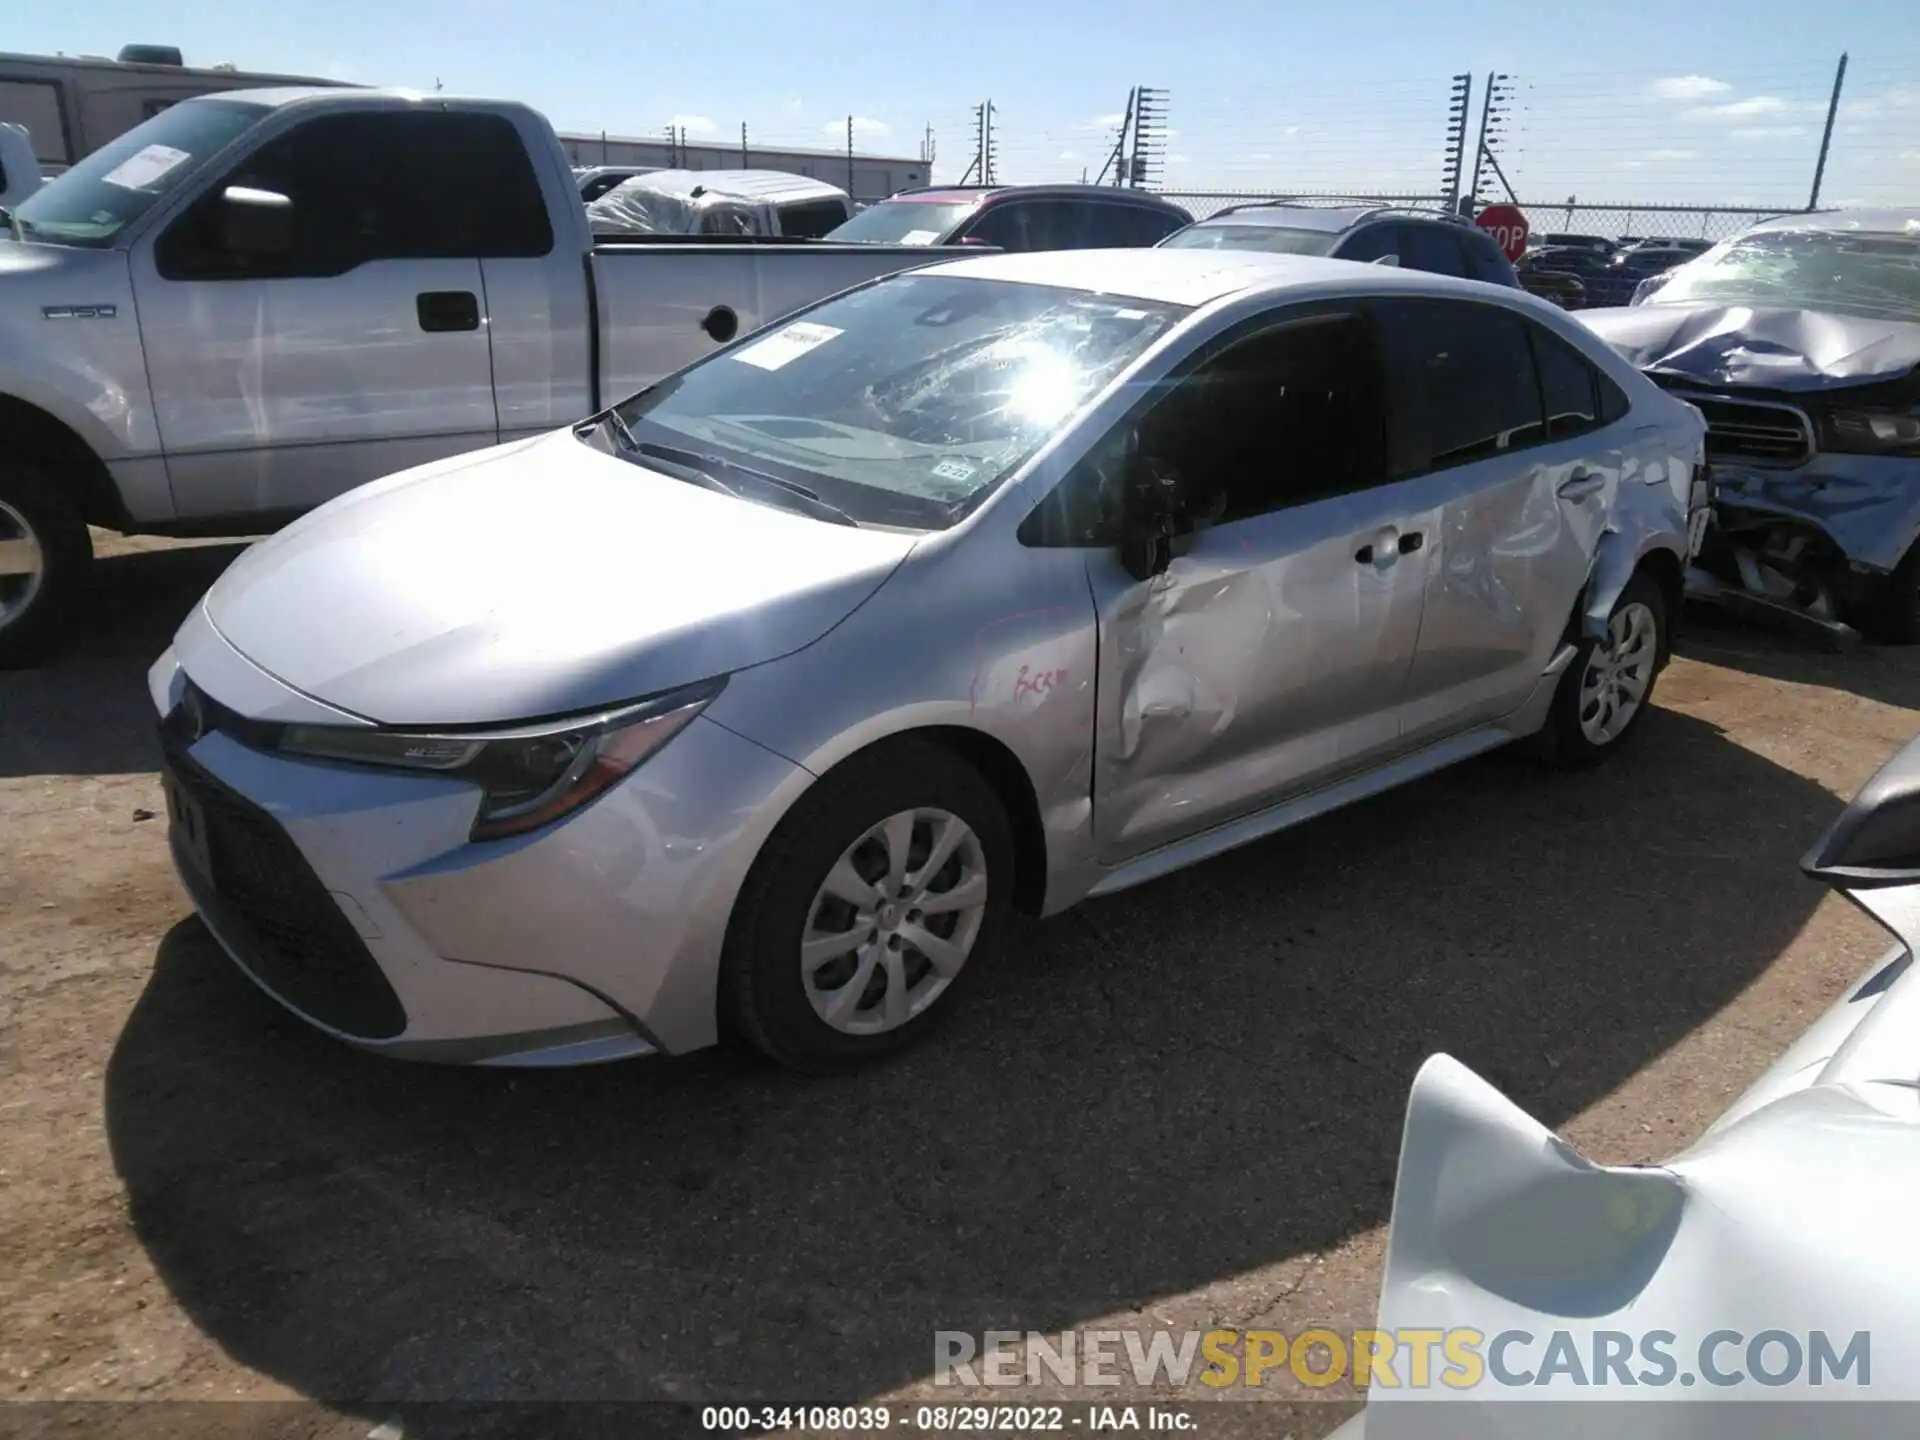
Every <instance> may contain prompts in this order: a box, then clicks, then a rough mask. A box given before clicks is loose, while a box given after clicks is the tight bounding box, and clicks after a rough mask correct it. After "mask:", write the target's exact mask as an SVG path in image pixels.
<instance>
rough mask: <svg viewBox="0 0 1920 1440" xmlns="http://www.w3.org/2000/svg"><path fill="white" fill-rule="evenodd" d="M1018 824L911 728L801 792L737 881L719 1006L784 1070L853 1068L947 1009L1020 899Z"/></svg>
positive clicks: (972, 776) (970, 775)
mask: <svg viewBox="0 0 1920 1440" xmlns="http://www.w3.org/2000/svg"><path fill="white" fill-rule="evenodd" d="M1013 860H1014V841H1013V827H1012V825H1011V824H1010V822H1009V821H1008V819H1007V812H1006V808H1005V807H1004V806H1003V805H1002V804H1001V802H1000V798H999V796H998V795H996V794H995V793H994V790H993V787H992V786H991V785H989V784H988V783H987V782H986V780H985V779H983V778H982V777H981V776H980V775H979V774H978V772H976V771H975V770H974V769H973V768H972V767H971V766H969V765H967V764H966V763H965V762H964V761H962V760H960V759H958V758H956V757H955V756H953V755H952V754H950V753H949V752H947V751H945V750H943V749H941V748H940V747H939V746H937V745H934V744H931V743H930V742H927V741H924V740H917V739H912V738H908V739H902V740H898V741H894V742H890V743H885V744H882V745H879V746H877V747H875V748H874V749H872V750H869V751H867V752H865V753H863V754H861V755H858V756H856V757H855V758H854V759H852V760H850V761H848V762H847V763H846V764H845V765H843V766H841V767H839V768H838V769H836V770H834V771H833V772H831V773H830V774H828V775H827V776H826V777H825V778H823V779H822V780H821V781H820V782H819V783H818V784H816V785H815V786H814V787H813V788H812V789H811V790H810V791H808V792H807V794H805V795H803V796H802V797H801V798H800V800H799V802H798V803H796V804H795V806H794V808H793V810H792V811H791V812H790V813H789V814H788V815H787V816H786V817H785V818H784V819H782V821H781V822H780V825H779V826H778V827H777V828H776V829H775V831H774V833H773V835H772V837H771V838H769V840H768V841H767V844H766V848H765V849H764V850H763V851H762V852H761V854H760V856H759V858H758V859H757V860H756V861H755V862H754V866H753V870H752V871H751V873H750V874H749V875H748V877H747V881H746V884H745V885H744V886H743V887H742V888H741V892H740V898H739V900H738V902H737V903H736V905H735V907H734V916H733V923H732V925H731V926H730V927H729V930H728V935H727V944H726V948H725V953H724V955H723V958H722V960H721V975H720V981H721V987H720V988H721V994H720V999H721V1005H722V1012H721V1014H722V1021H723V1024H724V1025H726V1027H727V1028H728V1029H729V1031H730V1032H731V1034H732V1035H733V1036H735V1037H738V1038H740V1039H744V1040H746V1041H747V1042H748V1043H750V1044H751V1045H752V1046H753V1048H755V1049H756V1050H758V1051H760V1052H761V1053H762V1054H763V1055H765V1056H767V1057H768V1058H770V1059H772V1060H774V1061H777V1062H778V1063H780V1064H782V1065H785V1066H787V1067H788V1068H790V1069H794V1070H800V1071H804V1072H809V1073H814V1074H826V1073H832V1072H836V1071H842V1070H849V1069H852V1068H854V1067H856V1066H858V1065H862V1064H865V1063H866V1062H868V1061H871V1060H875V1059H878V1058H879V1057H880V1056H882V1055H886V1054H889V1053H891V1052H893V1051H895V1050H898V1049H900V1048H901V1047H903V1046H905V1045H907V1044H909V1043H911V1042H912V1041H914V1040H916V1039H918V1038H919V1037H920V1036H921V1035H922V1034H924V1033H925V1032H926V1031H927V1030H928V1029H929V1028H930V1027H931V1026H932V1025H933V1024H934V1023H935V1022H937V1021H938V1019H939V1018H940V1017H941V1016H943V1015H945V1014H948V1013H950V1012H951V1011H952V1009H953V1007H954V1003H955V1001H956V999H957V998H958V996H959V994H960V993H961V990H962V988H963V986H964V984H966V983H967V982H969V981H971V980H972V978H973V977H974V976H976V975H977V974H978V973H979V971H980V969H981V968H982V962H983V961H984V960H986V959H988V958H989V956H990V955H991V952H992V951H993V949H994V948H995V946H996V944H997V942H998V939H999V934H1000V929H1001V926H1002V924H1003V923H1004V920H1005V917H1006V913H1007V910H1008V908H1009V906H1010V904H1011V902H1012V898H1013Z"/></svg>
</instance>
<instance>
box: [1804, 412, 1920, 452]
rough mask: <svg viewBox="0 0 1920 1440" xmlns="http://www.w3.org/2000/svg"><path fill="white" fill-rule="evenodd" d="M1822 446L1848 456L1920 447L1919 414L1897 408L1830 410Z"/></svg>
mask: <svg viewBox="0 0 1920 1440" xmlns="http://www.w3.org/2000/svg"><path fill="white" fill-rule="evenodd" d="M1822 428H1823V429H1824V430H1825V432H1826V433H1825V434H1824V435H1823V436H1822V437H1821V448H1822V449H1825V450H1834V451H1838V452H1840V453H1842V454H1849V455H1898V454H1901V453H1902V452H1905V451H1909V450H1920V415H1914V414H1902V413H1901V412H1899V411H1897V410H1829V411H1828V412H1827V414H1826V424H1825V425H1824V426H1823V427H1822Z"/></svg>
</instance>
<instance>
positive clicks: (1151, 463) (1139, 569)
mask: <svg viewBox="0 0 1920 1440" xmlns="http://www.w3.org/2000/svg"><path fill="white" fill-rule="evenodd" d="M1123 474H1124V479H1123V481H1122V489H1121V500H1120V564H1121V566H1122V567H1123V568H1124V569H1125V570H1126V572H1127V573H1128V574H1129V575H1131V576H1132V577H1133V578H1134V579H1136V580H1151V579H1152V578H1153V577H1154V576H1156V575H1158V574H1160V573H1161V572H1163V571H1164V570H1165V569H1166V568H1167V566H1169V565H1170V564H1172V563H1173V542H1174V541H1175V540H1177V539H1178V538H1179V537H1181V536H1182V535H1189V534H1191V533H1192V532H1193V528H1194V519H1193V514H1192V507H1191V505H1190V503H1189V501H1190V496H1189V495H1188V493H1187V486H1186V483H1185V482H1184V481H1183V480H1182V478H1181V476H1180V474H1179V473H1178V472H1177V471H1176V470H1174V469H1173V467H1172V466H1170V465H1168V464H1167V463H1166V462H1165V461H1162V460H1160V459H1158V458H1156V457H1154V456H1152V455H1150V454H1148V453H1146V452H1145V451H1144V450H1143V449H1142V448H1141V444H1140V432H1139V431H1137V430H1136V431H1134V432H1132V433H1131V434H1129V435H1128V437H1127V447H1126V459H1125V461H1124V469H1123Z"/></svg>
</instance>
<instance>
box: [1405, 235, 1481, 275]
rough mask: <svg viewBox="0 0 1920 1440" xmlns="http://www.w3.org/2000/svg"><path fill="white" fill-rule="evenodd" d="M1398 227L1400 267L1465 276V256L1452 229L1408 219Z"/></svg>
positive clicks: (1433, 273)
mask: <svg viewBox="0 0 1920 1440" xmlns="http://www.w3.org/2000/svg"><path fill="white" fill-rule="evenodd" d="M1399 229H1400V268H1401V269H1403V270H1424V271H1426V272H1427V273H1428V274H1430V275H1455V276H1459V277H1461V278H1462V279H1464V278H1465V277H1466V273H1467V263H1466V257H1465V256H1464V255H1462V254H1461V253H1460V242H1459V240H1457V239H1456V238H1455V237H1454V235H1453V232H1452V231H1451V230H1449V229H1447V228H1446V227H1445V226H1442V225H1422V224H1420V223H1419V222H1417V221H1408V222H1406V223H1404V224H1402V225H1401V226H1400V227H1399Z"/></svg>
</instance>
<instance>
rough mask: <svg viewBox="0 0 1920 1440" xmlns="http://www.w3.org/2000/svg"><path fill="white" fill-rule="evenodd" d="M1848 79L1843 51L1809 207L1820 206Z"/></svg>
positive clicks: (1815, 165) (1823, 134)
mask: <svg viewBox="0 0 1920 1440" xmlns="http://www.w3.org/2000/svg"><path fill="white" fill-rule="evenodd" d="M1846 81H1847V57H1846V55H1845V53H1844V52H1843V53H1842V54H1841V56H1840V63H1839V65H1838V66H1836V67H1835V69H1834V72H1833V98H1832V99H1830V100H1828V101H1827V128H1826V129H1824V130H1822V131H1821V132H1820V158H1819V160H1817V161H1816V162H1815V163H1814V167H1813V193H1812V194H1811V195H1809V196H1807V209H1809V210H1818V209H1819V208H1820V182H1821V180H1823V179H1825V178H1826V174H1827V147H1828V146H1829V145H1831V144H1832V143H1833V120H1834V117H1835V116H1836V115H1838V114H1839V113H1840V87H1841V86H1842V85H1844V84H1845V83H1846Z"/></svg>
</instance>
